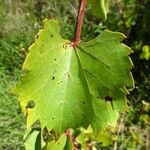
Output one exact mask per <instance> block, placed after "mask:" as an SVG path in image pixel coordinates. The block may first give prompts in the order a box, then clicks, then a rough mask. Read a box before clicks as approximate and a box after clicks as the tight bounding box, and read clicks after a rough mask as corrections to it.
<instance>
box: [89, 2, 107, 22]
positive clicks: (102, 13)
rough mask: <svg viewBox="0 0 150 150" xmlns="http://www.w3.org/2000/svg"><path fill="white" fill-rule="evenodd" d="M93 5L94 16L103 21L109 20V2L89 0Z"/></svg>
mask: <svg viewBox="0 0 150 150" xmlns="http://www.w3.org/2000/svg"><path fill="white" fill-rule="evenodd" d="M88 1H89V4H90V5H91V8H92V11H93V15H94V16H96V17H99V18H101V19H102V20H103V21H105V20H106V19H107V13H108V9H109V0H88Z"/></svg>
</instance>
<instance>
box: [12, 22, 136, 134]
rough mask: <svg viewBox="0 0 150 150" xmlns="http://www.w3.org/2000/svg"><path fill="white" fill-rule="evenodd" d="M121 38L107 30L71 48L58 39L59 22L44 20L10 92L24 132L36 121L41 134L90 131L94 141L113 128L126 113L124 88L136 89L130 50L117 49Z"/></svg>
mask: <svg viewBox="0 0 150 150" xmlns="http://www.w3.org/2000/svg"><path fill="white" fill-rule="evenodd" d="M124 38H125V36H124V35H123V34H121V33H118V32H111V31H108V30H105V31H104V32H102V33H101V34H100V35H99V36H97V37H96V38H95V39H93V40H91V41H88V42H81V43H79V44H78V45H77V46H76V47H75V48H74V47H73V46H71V41H69V40H65V39H63V38H62V37H61V36H60V34H59V26H58V22H57V21H55V20H53V19H52V20H45V21H44V29H43V30H40V33H39V34H38V35H37V36H36V38H35V43H34V44H33V45H32V46H31V47H30V48H29V50H30V53H29V54H28V56H27V58H26V60H25V62H24V64H23V71H24V72H25V74H24V76H22V79H21V82H20V83H19V85H18V86H17V87H16V88H15V89H14V93H16V94H17V95H18V96H19V101H20V104H21V107H22V110H23V111H24V112H26V113H27V126H28V127H30V126H31V125H32V124H33V123H34V122H36V121H37V120H39V121H40V124H41V126H42V128H44V127H46V128H47V129H48V131H51V130H53V131H54V132H59V133H63V132H64V131H66V130H67V129H68V128H73V129H77V128H79V127H83V128H87V127H88V126H89V125H91V126H92V129H93V131H94V133H95V135H96V136H98V135H99V133H100V132H101V130H104V129H106V128H107V127H109V126H115V125H116V122H117V119H118V116H119V112H121V111H125V110H126V106H127V104H126V95H127V94H128V93H129V91H128V90H127V89H126V88H128V89H129V90H130V89H132V88H133V87H134V82H133V78H132V75H131V72H130V69H131V68H132V62H131V60H130V58H129V57H128V55H129V54H130V53H131V49H129V48H128V47H127V46H125V45H124V44H122V43H121V42H122V41H123V40H124ZM31 104H32V105H31Z"/></svg>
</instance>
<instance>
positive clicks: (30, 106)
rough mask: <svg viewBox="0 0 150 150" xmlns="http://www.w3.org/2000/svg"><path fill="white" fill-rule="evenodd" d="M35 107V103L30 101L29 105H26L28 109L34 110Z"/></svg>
mask: <svg viewBox="0 0 150 150" xmlns="http://www.w3.org/2000/svg"><path fill="white" fill-rule="evenodd" d="M34 107H35V103H34V101H33V100H30V101H28V103H27V105H26V109H27V108H30V109H33V108H34Z"/></svg>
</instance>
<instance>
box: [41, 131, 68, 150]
mask: <svg viewBox="0 0 150 150" xmlns="http://www.w3.org/2000/svg"><path fill="white" fill-rule="evenodd" d="M66 141H67V136H66V135H65V134H63V135H62V136H60V138H59V139H58V141H54V140H53V141H52V142H49V143H47V145H46V146H45V147H44V148H43V149H42V150H71V149H65V145H66Z"/></svg>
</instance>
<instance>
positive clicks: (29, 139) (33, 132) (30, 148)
mask: <svg viewBox="0 0 150 150" xmlns="http://www.w3.org/2000/svg"><path fill="white" fill-rule="evenodd" d="M24 144H25V148H26V150H41V148H42V144H43V143H42V140H41V131H40V129H36V128H32V129H29V130H27V133H26V134H25V136H24Z"/></svg>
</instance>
